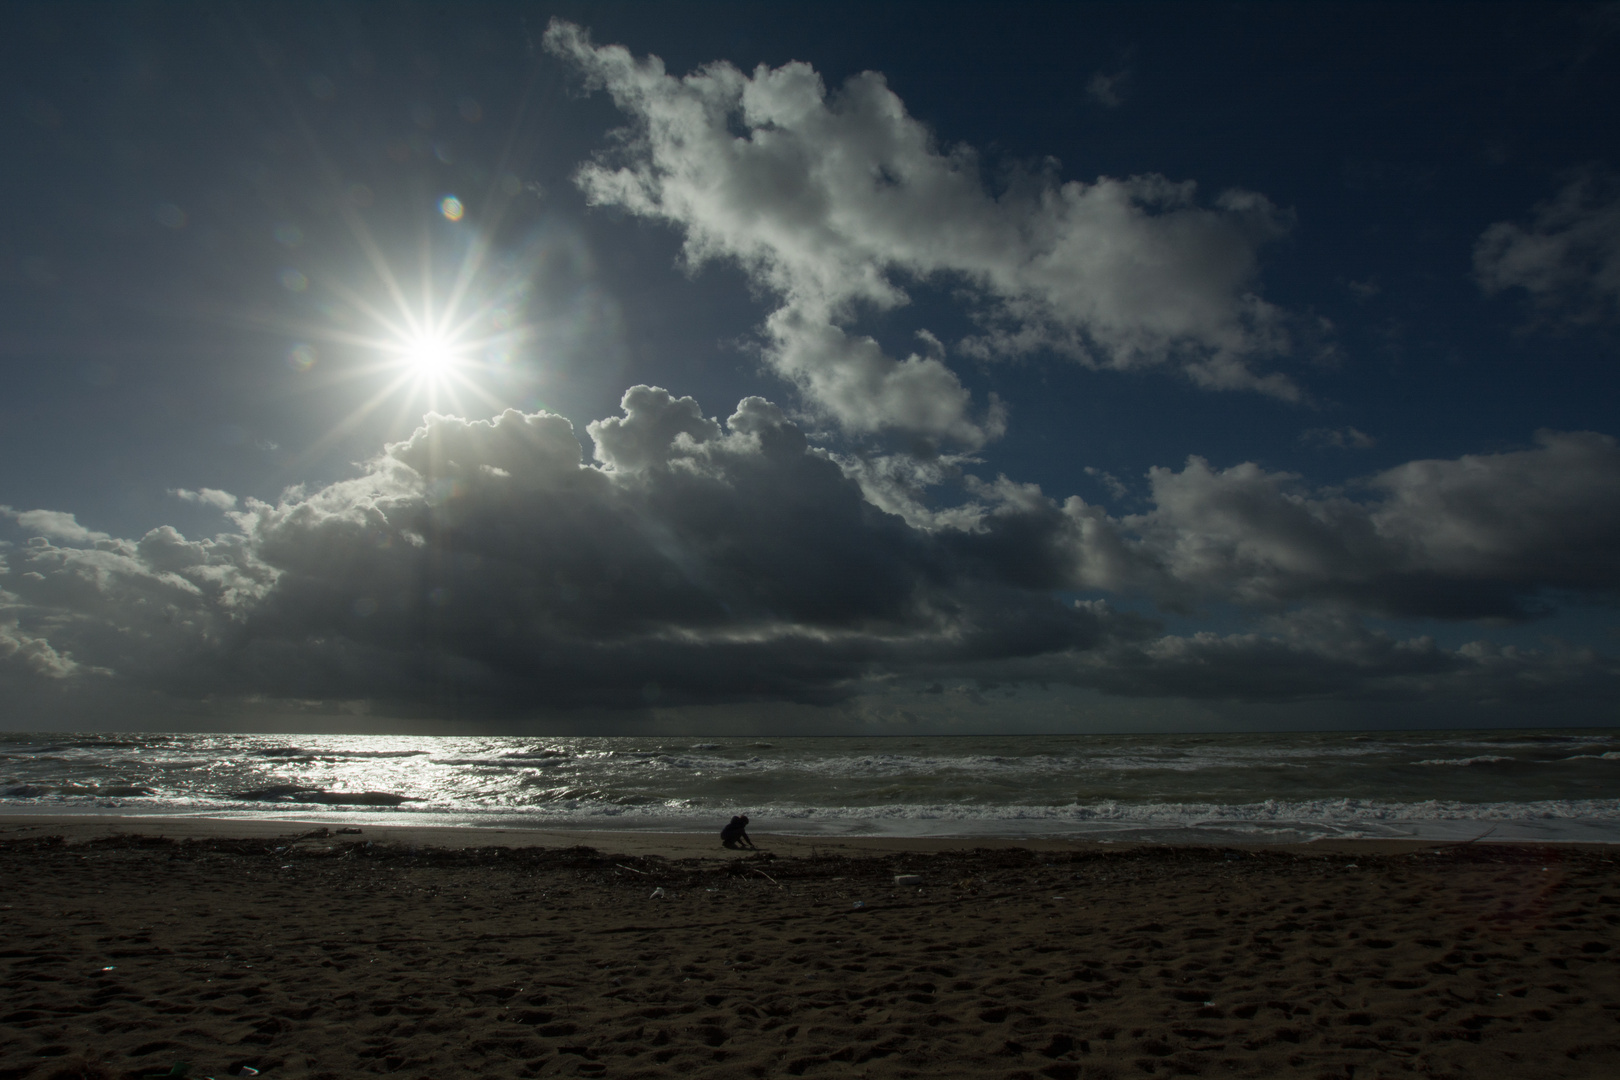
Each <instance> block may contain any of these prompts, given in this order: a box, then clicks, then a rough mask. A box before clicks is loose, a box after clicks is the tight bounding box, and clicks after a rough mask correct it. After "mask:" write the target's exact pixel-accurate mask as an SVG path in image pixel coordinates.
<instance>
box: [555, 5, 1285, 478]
mask: <svg viewBox="0 0 1620 1080" xmlns="http://www.w3.org/2000/svg"><path fill="white" fill-rule="evenodd" d="M546 43H547V47H548V48H549V49H550V50H551V51H552V52H553V53H554V54H557V55H559V56H562V57H564V58H565V59H566V60H568V61H569V62H570V63H571V64H573V65H574V66H575V67H577V68H578V69H579V70H580V71H582V72H583V73H584V75H585V77H586V79H587V83H588V85H590V86H591V87H593V88H601V89H605V90H606V91H607V92H608V93H609V94H610V95H611V96H612V98H613V100H614V102H615V103H616V104H617V105H618V106H619V108H620V109H621V110H622V111H623V112H625V113H626V114H627V115H628V116H629V117H630V118H631V121H632V126H631V128H630V129H629V131H628V132H627V133H625V138H624V139H623V141H622V143H621V147H620V151H621V152H620V153H619V154H618V155H617V158H616V159H614V160H611V161H610V160H609V159H607V158H603V159H601V160H599V161H597V162H595V163H592V164H589V165H587V166H585V167H584V168H583V169H581V170H580V172H579V174H578V177H577V179H578V182H579V183H580V185H581V187H582V188H583V189H584V191H585V192H586V194H587V196H588V197H589V198H590V200H591V201H592V202H593V203H596V204H598V205H613V206H618V207H622V208H624V209H625V210H628V211H629V212H631V213H634V214H638V215H641V216H645V217H649V218H653V219H657V220H661V221H665V222H668V223H670V224H671V225H674V226H675V227H677V228H679V229H680V230H682V232H683V233H684V235H685V253H686V257H687V259H688V261H689V262H690V263H691V264H692V265H694V266H695V265H700V264H702V263H703V262H705V261H707V260H711V259H730V260H734V261H736V262H737V263H739V264H741V265H742V266H743V267H744V268H745V270H747V272H748V273H749V274H750V275H751V276H752V277H753V278H754V279H755V280H756V281H757V282H758V283H760V284H761V285H762V286H763V287H764V288H765V289H766V290H768V291H769V292H771V293H773V294H775V295H776V296H777V297H778V299H779V301H780V306H779V307H778V308H777V310H776V311H775V312H773V313H772V315H771V316H770V317H769V318H768V319H767V320H766V324H765V333H766V336H767V338H768V348H767V353H766V356H767V360H768V362H769V363H770V365H771V366H772V367H773V368H774V369H775V370H776V371H777V372H778V373H779V374H780V375H782V376H783V377H784V378H786V379H788V380H790V381H791V382H793V383H794V384H795V385H796V386H798V387H799V389H800V390H801V391H802V393H803V394H804V396H805V399H806V401H807V402H808V403H809V404H810V405H811V406H812V407H813V408H815V409H817V410H819V411H820V412H822V413H823V414H825V415H828V416H830V417H832V418H834V419H835V420H836V421H837V422H838V423H840V424H841V425H843V426H844V427H845V428H846V429H847V430H849V431H852V432H858V433H864V432H875V431H881V430H895V431H900V432H906V433H912V434H918V435H926V436H931V437H940V438H948V439H952V440H955V441H956V442H958V443H961V444H963V445H966V446H968V447H969V448H971V447H975V446H978V445H981V444H983V443H984V442H986V441H987V440H989V439H992V438H995V437H996V436H997V435H998V434H999V432H1000V430H1001V427H1002V425H1003V423H1004V418H1003V416H1002V412H1001V410H1000V408H999V406H998V405H997V404H996V403H995V402H990V403H989V404H988V406H987V409H986V411H984V412H978V411H976V410H975V409H974V408H973V404H972V402H971V399H970V395H969V393H968V392H967V390H966V389H965V388H964V387H963V386H962V385H961V383H960V381H959V380H958V379H957V377H956V375H955V373H954V372H952V371H951V370H950V369H949V368H948V367H947V366H946V365H945V363H944V361H943V359H942V356H941V352H940V350H938V349H937V348H930V349H929V350H928V352H927V355H919V354H912V355H910V356H907V357H904V358H897V357H893V356H890V355H888V354H887V353H886V352H884V350H883V348H882V346H881V345H880V344H879V343H878V342H877V341H875V340H874V339H872V338H870V337H867V336H864V335H861V334H858V333H854V332H852V331H851V330H850V329H849V327H850V324H851V323H852V322H853V321H854V320H855V318H856V317H857V316H858V314H859V313H860V311H861V310H862V309H873V310H885V309H891V308H894V307H896V306H899V305H903V304H905V303H907V302H908V296H907V293H906V292H905V290H904V288H903V286H902V283H901V282H902V279H904V278H907V277H909V278H912V279H924V278H938V279H941V280H942V281H943V282H944V283H946V284H948V285H950V286H951V287H953V288H957V289H958V290H961V291H963V293H964V294H965V295H966V296H967V297H969V302H970V303H971V304H972V305H973V314H974V315H975V317H976V318H977V319H978V320H979V322H980V323H981V326H982V332H980V333H978V334H976V335H974V336H972V337H971V338H970V339H968V340H966V341H963V342H961V343H959V347H960V348H961V349H962V350H963V351H965V352H967V353H969V354H972V355H976V356H979V357H991V356H1002V355H1013V354H1022V353H1028V352H1032V351H1035V350H1054V351H1057V352H1059V353H1062V354H1066V355H1068V356H1071V357H1073V358H1075V359H1076V360H1078V361H1080V362H1082V363H1085V364H1088V365H1092V366H1095V367H1106V368H1116V369H1134V368H1143V367H1152V366H1159V365H1172V366H1175V367H1177V368H1179V369H1180V370H1182V371H1184V372H1185V373H1186V374H1187V375H1188V376H1189V377H1191V378H1192V379H1193V380H1194V381H1195V382H1197V383H1199V384H1200V385H1203V386H1206V387H1210V388H1215V389H1248V390H1257V391H1260V392H1263V393H1269V394H1273V395H1276V396H1279V397H1283V398H1296V397H1298V396H1299V392H1298V389H1297V387H1295V385H1294V384H1293V383H1292V382H1291V381H1290V380H1288V379H1287V378H1286V377H1285V376H1282V375H1280V374H1276V373H1271V374H1265V373H1261V372H1258V371H1257V370H1256V369H1255V367H1254V361H1255V360H1256V359H1257V358H1261V357H1266V356H1269V355H1273V354H1276V353H1279V352H1282V351H1285V350H1286V349H1287V347H1288V340H1287V335H1286V333H1285V332H1284V322H1285V319H1284V318H1283V316H1282V314H1281V313H1280V312H1279V311H1278V310H1277V309H1275V308H1274V307H1272V306H1271V305H1269V304H1268V303H1267V302H1266V301H1264V300H1263V299H1262V298H1261V297H1260V296H1259V295H1258V293H1257V291H1256V278H1257V255H1256V253H1257V251H1258V249H1259V247H1260V246H1261V245H1262V244H1264V243H1266V242H1268V241H1271V240H1274V239H1277V238H1278V237H1280V236H1282V235H1284V234H1285V233H1286V232H1287V230H1288V228H1289V226H1290V216H1289V215H1288V214H1287V213H1285V212H1283V211H1280V210H1278V209H1277V208H1276V207H1275V206H1273V205H1272V204H1271V203H1270V202H1269V201H1268V200H1267V199H1266V198H1265V197H1264V196H1261V195H1257V194H1255V193H1252V192H1245V191H1237V190H1233V191H1227V192H1224V193H1221V194H1219V195H1218V196H1217V197H1216V198H1215V199H1214V200H1213V202H1212V203H1210V204H1208V205H1206V204H1203V203H1201V202H1200V201H1199V200H1198V198H1197V191H1196V186H1195V185H1194V184H1193V183H1192V182H1190V181H1189V182H1183V183H1175V182H1171V181H1169V180H1166V179H1165V178H1163V177H1160V176H1152V175H1146V176H1134V177H1128V178H1123V179H1120V178H1111V177H1102V178H1099V179H1098V180H1097V181H1096V182H1095V183H1089V184H1088V183H1081V182H1077V181H1070V182H1067V183H1062V182H1059V181H1058V180H1057V179H1056V177H1055V175H1053V173H1052V172H1051V170H1050V168H1049V169H1047V170H1045V171H1037V172H1028V171H1026V172H1024V173H1022V174H1019V175H1014V176H1011V177H1010V178H1009V179H1008V182H1007V183H1006V185H1005V188H1004V190H992V189H991V188H990V187H988V186H987V184H986V181H985V179H984V176H983V163H982V162H981V161H980V159H979V157H978V155H977V154H976V153H974V152H973V151H972V150H971V149H968V148H966V147H961V146H957V147H949V148H947V147H942V146H940V145H938V144H937V143H936V141H935V140H934V138H933V136H932V135H931V134H930V133H929V131H928V129H927V128H926V127H925V126H924V125H923V124H921V123H920V122H919V121H917V120H916V119H914V118H912V117H911V116H909V115H908V114H907V113H906V110H905V106H904V104H903V103H902V102H901V101H900V99H899V98H898V97H897V96H896V95H895V94H894V93H893V92H892V91H891V90H890V89H889V88H888V86H887V84H886V83H885V82H884V79H883V77H882V76H881V75H879V74H877V73H875V72H866V73H863V74H861V75H857V76H855V77H853V78H851V79H850V80H848V81H847V82H846V83H845V84H844V86H843V87H842V88H840V89H839V90H838V91H837V92H836V93H833V94H829V93H828V92H827V90H826V87H825V86H824V85H823V83H822V80H821V77H820V76H819V75H818V74H817V73H816V72H815V71H814V70H813V69H812V68H811V67H810V66H809V65H807V64H803V63H790V64H787V65H784V66H783V67H780V68H776V69H771V68H767V67H764V66H761V67H759V68H758V69H756V70H755V71H754V73H753V74H752V75H747V74H744V73H743V72H741V71H739V70H738V69H737V68H735V67H733V66H731V65H730V64H727V63H715V64H710V65H708V66H706V67H704V68H702V69H700V70H698V71H696V72H693V73H692V74H690V75H687V76H685V77H681V78H677V77H674V76H671V75H669V74H668V73H666V71H665V70H664V66H663V63H662V62H661V61H660V60H659V59H658V58H657V57H647V58H646V59H643V60H638V59H636V58H634V57H632V56H631V55H630V53H629V52H628V51H627V50H625V49H624V48H622V47H619V46H602V47H598V46H596V45H594V44H592V43H591V41H590V40H589V38H588V37H587V36H586V34H585V33H584V32H583V31H581V30H580V29H579V28H577V27H575V26H572V25H570V24H567V23H562V22H554V23H553V24H552V26H551V29H550V30H549V31H548V32H547V35H546ZM930 337H931V338H932V335H930ZM932 340H933V342H935V343H937V339H932Z"/></svg>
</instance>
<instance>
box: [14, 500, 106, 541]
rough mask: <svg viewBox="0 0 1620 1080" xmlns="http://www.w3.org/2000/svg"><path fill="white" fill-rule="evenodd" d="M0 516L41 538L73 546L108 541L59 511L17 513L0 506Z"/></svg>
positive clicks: (104, 536) (72, 517) (103, 535)
mask: <svg viewBox="0 0 1620 1080" xmlns="http://www.w3.org/2000/svg"><path fill="white" fill-rule="evenodd" d="M0 514H3V515H4V516H6V517H9V518H11V519H12V520H13V521H15V522H16V523H17V524H18V526H20V527H21V528H23V529H26V530H27V531H29V532H31V533H35V534H38V535H39V536H42V537H54V538H56V539H59V540H66V541H67V542H69V543H75V544H84V543H90V542H93V541H96V540H107V539H110V537H108V535H107V534H106V533H104V532H96V531H95V530H94V529H87V528H85V527H84V526H83V525H80V524H79V521H78V518H76V517H75V516H74V515H72V514H64V513H62V512H61V511H59V510H22V511H17V510H13V509H12V508H11V507H9V506H0Z"/></svg>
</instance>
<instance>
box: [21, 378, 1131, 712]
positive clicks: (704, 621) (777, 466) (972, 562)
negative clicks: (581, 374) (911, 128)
mask: <svg viewBox="0 0 1620 1080" xmlns="http://www.w3.org/2000/svg"><path fill="white" fill-rule="evenodd" d="M624 410H625V411H624V414H623V415H622V416H620V417H615V418H612V419H610V420H606V421H601V422H598V423H595V424H592V425H591V433H592V435H593V437H594V438H595V440H596V456H597V458H598V461H599V462H600V464H599V465H597V466H587V465H583V464H582V463H581V461H580V456H581V455H580V447H579V443H578V442H577V441H576V439H575V436H574V433H573V429H572V427H571V425H570V424H569V423H568V421H566V420H565V419H563V418H561V417H558V416H554V415H549V414H532V415H525V414H521V413H517V412H507V413H505V414H503V415H501V416H499V417H497V418H495V419H494V420H491V421H481V422H468V421H465V420H461V419H458V418H454V417H444V416H430V417H429V418H428V420H427V422H426V423H425V424H424V426H423V427H422V428H420V429H419V430H418V431H417V432H416V434H415V435H414V436H413V437H412V438H411V439H409V440H407V441H405V442H402V443H398V444H394V445H391V446H390V447H389V448H388V449H387V451H386V452H385V453H384V454H382V455H381V456H379V457H378V458H377V459H375V460H374V461H372V462H371V463H369V464H368V465H367V466H366V468H365V469H364V471H363V472H362V473H361V474H360V475H359V476H357V477H355V478H353V479H351V480H346V481H342V482H340V483H336V484H333V485H330V486H328V487H326V488H322V489H320V490H318V491H314V492H304V491H299V490H294V491H291V492H289V493H288V494H287V495H286V496H285V497H284V498H283V499H282V500H281V501H279V502H278V503H277V504H276V505H269V504H266V503H262V502H256V501H252V500H249V501H247V502H245V503H244V504H243V505H242V508H241V509H239V510H235V511H232V512H230V516H231V518H232V519H233V520H234V521H235V523H236V525H237V527H238V529H239V530H240V531H239V533H234V534H226V535H224V536H222V537H220V538H217V539H215V540H212V541H205V542H192V541H187V540H186V539H185V538H184V537H181V536H180V535H179V534H178V533H176V532H175V531H174V530H173V529H169V528H163V529H158V530H154V531H153V532H151V533H148V534H147V535H146V536H145V537H143V538H142V539H140V540H138V541H133V542H132V541H123V540H115V539H112V538H107V537H102V536H100V535H99V534H95V533H92V532H90V531H89V530H85V529H84V528H83V527H82V526H80V525H78V523H77V522H76V521H75V520H74V519H73V518H72V517H71V515H65V514H43V513H38V512H34V513H29V514H21V515H17V514H14V515H13V517H15V518H17V519H18V523H19V524H20V525H23V526H24V527H25V529H27V528H32V529H35V530H39V531H41V532H44V533H46V534H47V535H41V536H39V537H37V538H35V539H32V540H30V541H29V543H28V545H27V546H25V547H21V548H17V549H14V551H13V552H12V553H11V554H12V557H11V559H10V563H11V565H10V571H11V572H10V573H9V574H8V575H7V576H6V578H5V579H4V580H5V583H6V590H7V591H6V593H5V596H4V602H5V605H6V607H5V619H6V622H5V629H4V638H3V640H4V641H5V642H6V643H7V644H6V645H4V646H0V648H3V649H4V650H5V651H6V653H7V654H9V655H10V657H11V659H12V661H13V666H14V667H16V666H18V665H21V666H25V667H28V668H29V669H30V670H31V671H32V672H33V673H34V674H35V675H44V676H56V677H61V678H68V677H81V678H88V677H90V675H91V673H95V674H96V677H99V678H118V679H127V680H130V681H132V682H134V683H137V684H144V685H150V686H153V687H157V688H161V689H163V690H165V691H168V692H173V693H181V694H189V695H203V694H219V695H232V694H261V695H268V696H272V697H281V698H321V699H354V698H367V699H374V700H381V701H388V702H393V703H397V704H399V705H401V706H402V707H403V706H406V705H408V704H409V703H412V702H418V703H426V704H428V705H433V704H436V703H437V704H442V702H443V700H444V699H445V698H447V697H450V698H455V699H457V700H462V701H465V702H467V703H469V707H473V708H480V709H492V710H502V711H505V710H514V709H517V710H521V709H525V708H527V709H538V708H549V707H559V706H571V705H584V704H606V705H620V706H632V705H643V704H647V703H650V702H658V703H684V702H718V701H728V700H740V699H743V700H745V699H752V698H775V699H789V700H800V701H829V700H834V699H837V698H839V697H842V696H845V695H847V694H850V693H853V692H856V691H858V690H860V689H862V688H865V687H868V686H871V685H878V684H881V683H882V681H883V680H886V679H889V678H892V677H893V676H894V675H896V674H897V673H909V672H923V671H928V670H933V669H935V668H943V667H948V666H950V665H952V664H955V663H958V662H988V661H994V660H996V659H999V658H1007V657H1017V656H1023V655H1034V654H1039V653H1049V652H1054V651H1059V652H1061V651H1068V650H1075V649H1086V648H1090V647H1092V646H1093V645H1095V643H1096V642H1097V641H1099V640H1101V639H1102V638H1103V637H1104V636H1107V635H1109V634H1112V633H1117V632H1119V631H1120V629H1122V628H1123V629H1127V630H1132V631H1134V632H1138V633H1139V632H1141V630H1140V623H1139V621H1136V620H1128V619H1121V618H1119V617H1116V616H1111V615H1109V614H1108V613H1107V612H1105V611H1100V610H1099V609H1095V608H1092V607H1085V606H1081V607H1075V606H1065V605H1063V604H1060V603H1059V602H1058V601H1056V600H1055V599H1053V598H1052V597H1051V596H1050V595H1049V592H1048V591H1047V590H1049V589H1050V587H1051V586H1052V585H1053V584H1054V583H1056V582H1057V581H1059V580H1060V578H1059V577H1057V576H1055V574H1056V571H1055V569H1053V568H1045V569H1041V568H1036V567H1033V566H1032V565H1026V564H1025V560H1024V558H1023V554H1024V553H1025V552H1026V551H1030V550H1034V549H1033V548H1032V547H1031V542H1030V541H1029V540H1028V539H1026V538H1024V537H1021V536H1020V535H1017V534H1018V533H1019V529H1020V527H1021V526H1022V522H1021V521H1020V520H1019V519H1018V518H1016V517H1015V516H1006V515H1004V516H1005V517H1006V520H1007V523H1008V525H1007V530H1006V531H1007V533H1008V535H1007V537H1006V538H1005V539H1004V540H998V539H997V537H998V533H999V532H1000V531H1001V526H1000V525H999V523H998V522H990V523H988V524H987V525H986V526H985V527H984V528H982V529H981V530H980V531H979V532H978V533H976V534H974V535H973V536H972V537H971V538H970V537H967V536H965V535H964V534H952V535H950V536H943V535H938V536H937V535H933V534H930V533H927V532H924V531H922V530H919V529H916V528H913V527H911V526H910V525H908V524H906V523H905V522H904V521H903V520H901V519H900V518H898V517H895V516H893V515H890V514H886V513H884V512H882V511H880V510H878V509H877V508H876V507H874V506H872V505H871V504H869V503H867V502H866V501H865V500H864V499H863V498H862V495H861V490H860V487H859V486H858V485H857V484H856V483H855V482H854V481H852V480H851V479H849V478H848V477H846V476H845V475H844V473H843V471H842V470H841V469H840V468H839V467H838V465H837V464H836V463H835V462H833V461H832V460H831V459H830V458H829V457H827V456H826V455H824V454H822V453H820V452H819V451H816V450H814V449H813V448H811V447H809V446H808V445H807V444H806V441H805V438H804V436H803V435H802V433H801V432H800V431H799V429H798V428H797V427H795V426H794V425H793V424H792V423H790V422H788V421H787V420H786V419H785V418H784V417H783V415H782V413H781V411H780V410H779V409H777V408H776V407H775V406H774V405H771V404H770V403H768V402H766V401H763V400H761V399H758V398H750V399H747V400H745V401H743V402H742V403H741V404H740V405H739V406H738V408H737V411H736V412H735V413H733V415H732V416H731V417H730V418H729V419H728V420H727V421H726V422H725V424H724V425H721V424H720V423H717V422H716V421H714V420H710V419H706V418H704V417H703V416H702V414H701V411H700V410H699V409H698V407H697V405H696V403H695V402H693V401H692V400H691V399H689V398H682V399H676V398H673V397H672V396H671V395H669V394H668V393H666V392H664V391H662V390H656V389H652V388H648V387H636V388H634V389H632V390H631V391H629V392H628V393H627V394H626V395H625V398H624ZM218 501H223V500H218Z"/></svg>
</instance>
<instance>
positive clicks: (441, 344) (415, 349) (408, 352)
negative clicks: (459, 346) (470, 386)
mask: <svg viewBox="0 0 1620 1080" xmlns="http://www.w3.org/2000/svg"><path fill="white" fill-rule="evenodd" d="M400 359H401V360H402V362H403V363H404V365H405V367H406V368H407V369H409V371H410V373H411V374H412V375H415V376H416V377H417V379H419V380H421V381H424V382H437V381H438V380H440V379H442V378H444V377H445V376H446V375H448V374H449V373H450V369H451V368H453V367H455V365H456V348H455V344H454V343H453V342H452V341H450V340H449V339H447V338H445V337H442V336H440V335H438V334H418V335H415V336H413V337H412V338H410V339H409V340H408V341H406V342H405V347H404V349H403V350H402V355H401V357H400Z"/></svg>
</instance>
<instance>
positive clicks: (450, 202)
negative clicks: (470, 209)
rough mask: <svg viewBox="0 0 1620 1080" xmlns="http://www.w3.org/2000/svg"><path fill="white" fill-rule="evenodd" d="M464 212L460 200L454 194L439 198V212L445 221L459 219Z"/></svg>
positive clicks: (464, 209)
mask: <svg viewBox="0 0 1620 1080" xmlns="http://www.w3.org/2000/svg"><path fill="white" fill-rule="evenodd" d="M466 212H467V211H466V208H465V207H463V206H462V205H461V200H460V199H458V198H456V197H455V196H454V195H446V196H445V197H444V198H442V199H440V200H439V213H441V214H443V215H444V217H445V220H446V221H460V220H461V215H462V214H465V213H466Z"/></svg>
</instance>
